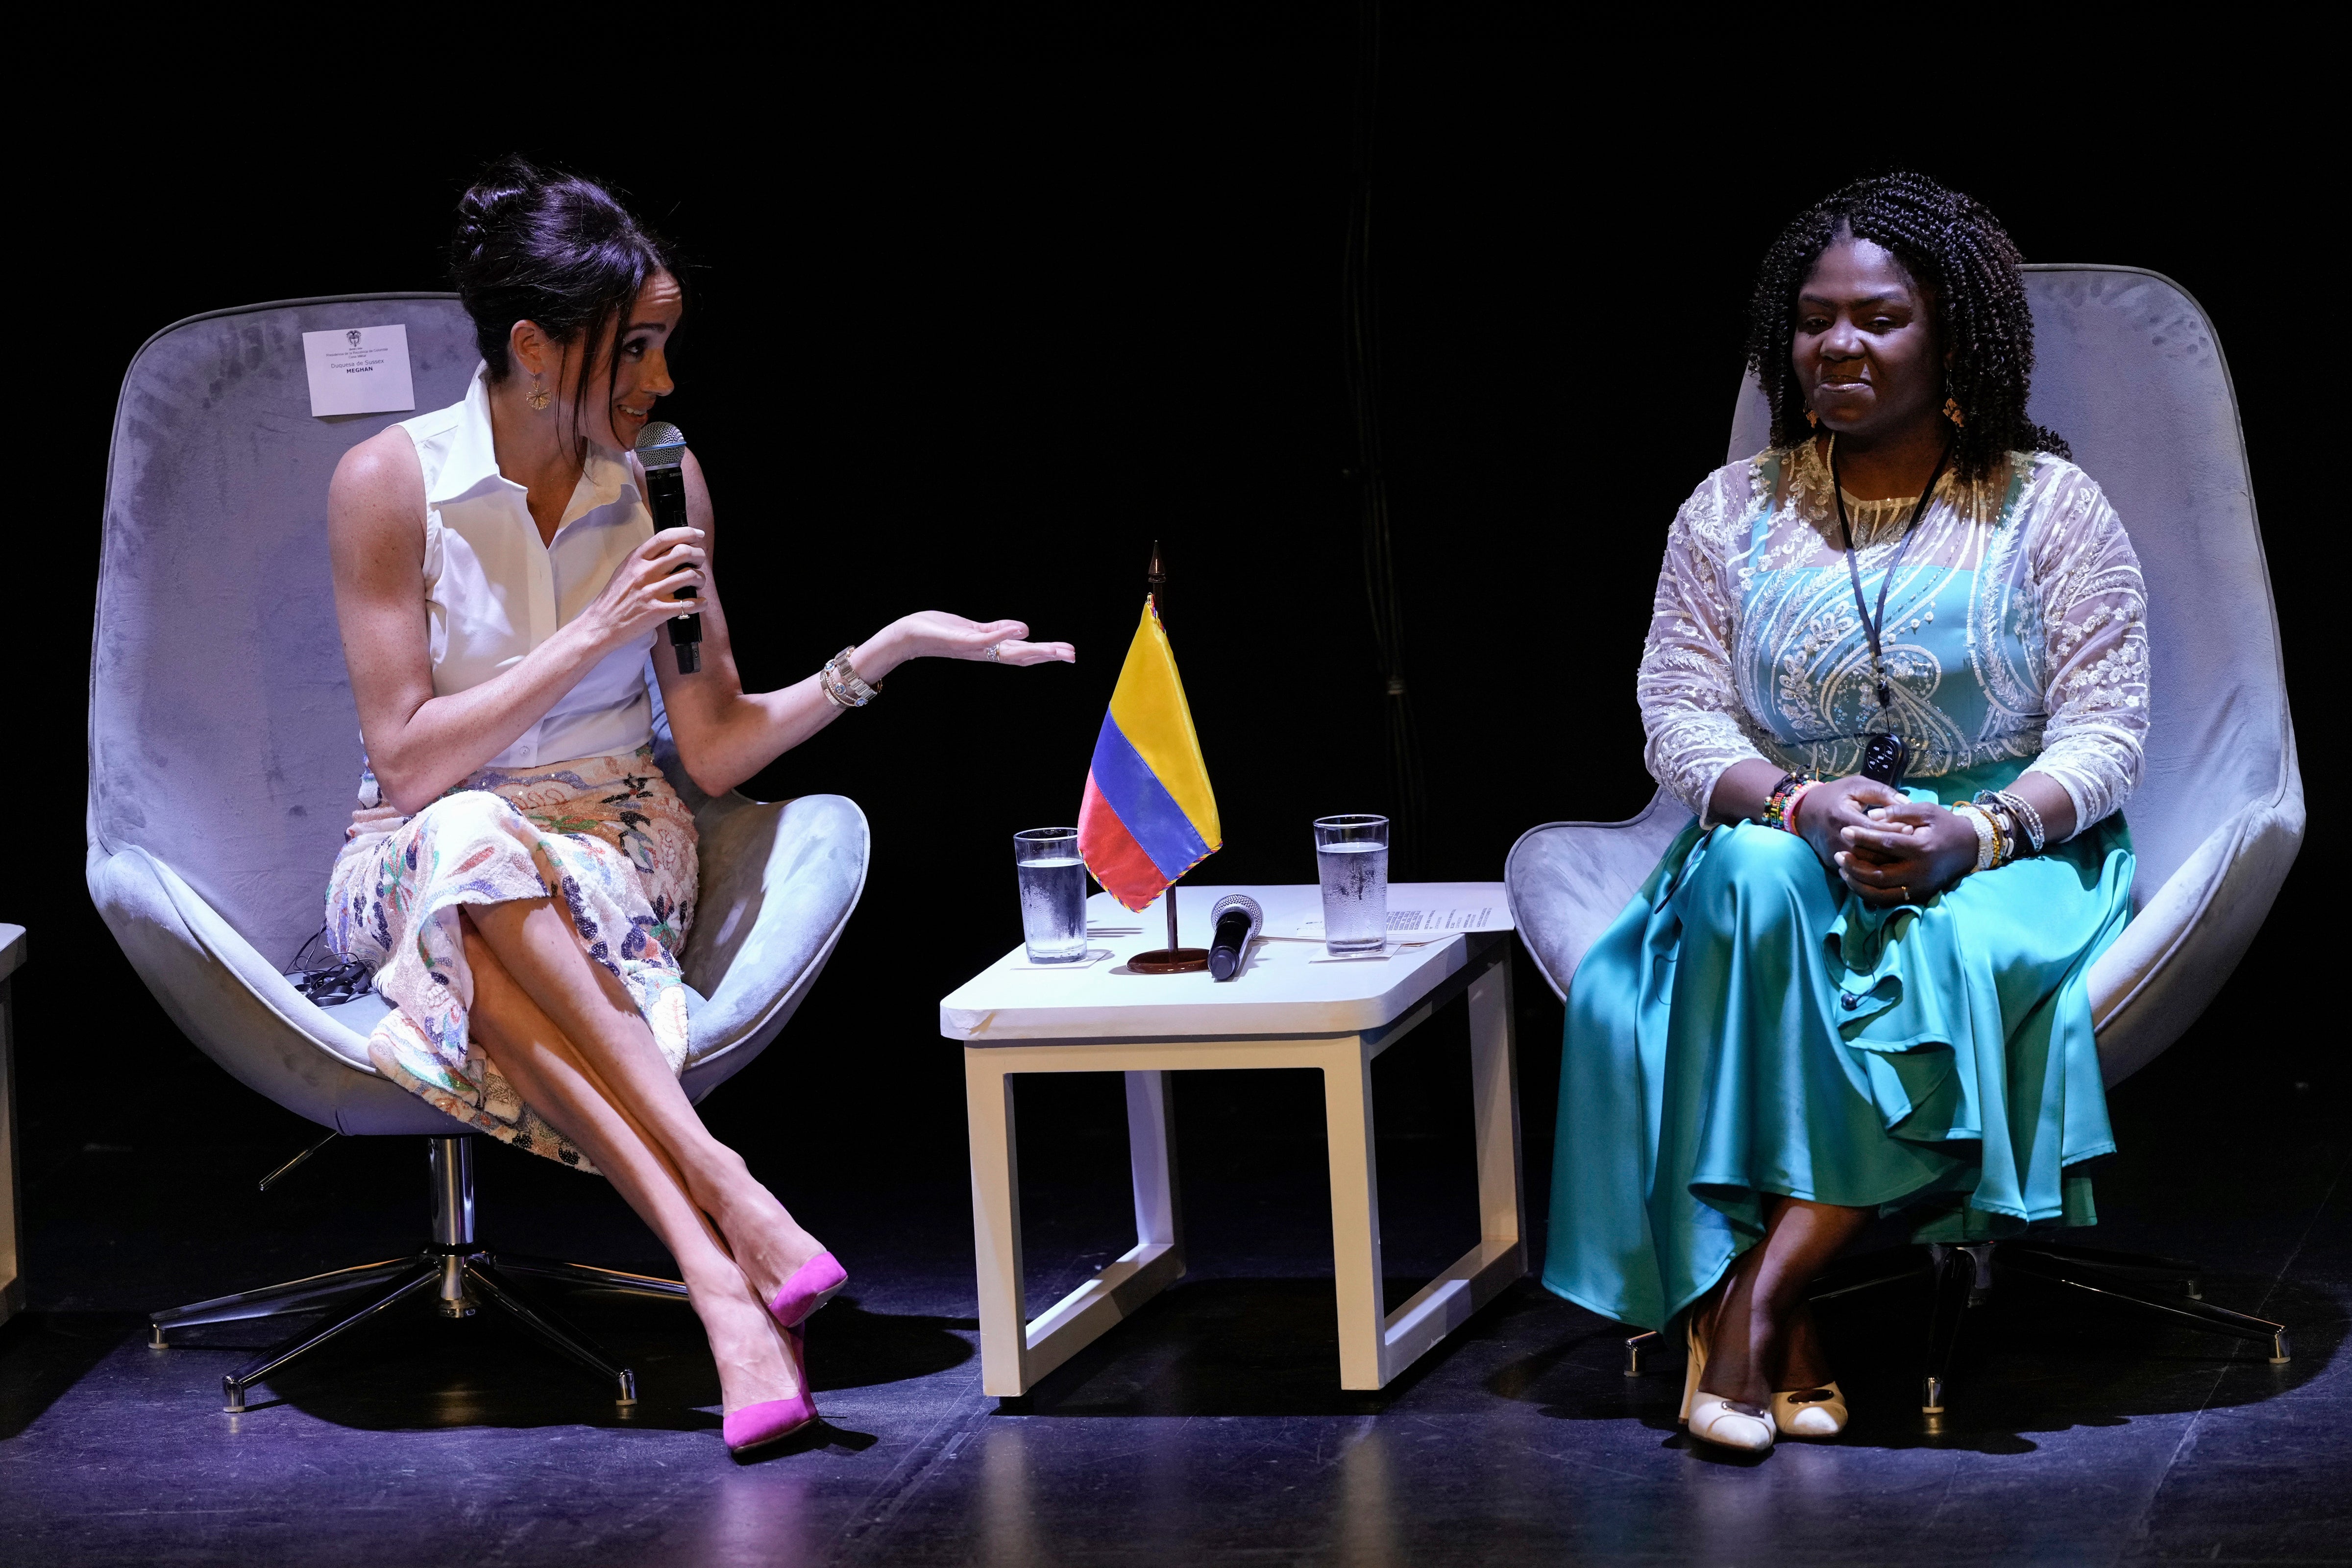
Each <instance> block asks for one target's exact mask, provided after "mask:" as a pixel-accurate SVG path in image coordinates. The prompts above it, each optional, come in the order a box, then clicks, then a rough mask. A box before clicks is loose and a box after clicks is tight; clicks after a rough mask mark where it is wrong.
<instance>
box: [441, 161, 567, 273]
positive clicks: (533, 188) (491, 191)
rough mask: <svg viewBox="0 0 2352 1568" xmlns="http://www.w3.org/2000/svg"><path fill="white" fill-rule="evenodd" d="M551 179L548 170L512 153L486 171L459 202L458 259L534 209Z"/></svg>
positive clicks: (473, 251) (454, 237)
mask: <svg viewBox="0 0 2352 1568" xmlns="http://www.w3.org/2000/svg"><path fill="white" fill-rule="evenodd" d="M548 179H549V175H548V173H547V171H546V170H544V169H542V168H541V167H540V166H539V165H538V164H536V163H532V162H531V161H530V159H528V158H525V157H523V156H522V155H521V154H520V153H509V154H508V155H507V156H505V157H503V158H500V159H499V161H498V162H496V163H492V164H491V165H490V166H489V167H488V168H487V169H485V170H483V171H482V174H481V177H480V178H479V179H478V180H476V181H475V182H474V184H473V185H472V187H471V188H470V189H468V190H467V192H466V194H465V195H462V196H460V197H458V198H457V232H456V233H455V234H454V235H453V236H452V239H453V240H454V241H455V242H456V246H455V247H456V250H457V255H458V256H460V257H467V256H470V255H471V254H473V253H475V252H477V251H478V250H479V249H480V248H481V247H482V245H483V244H484V243H485V242H486V241H488V239H489V237H490V236H491V235H492V234H493V233H495V232H496V231H497V230H498V229H499V228H500V227H502V226H505V225H506V224H508V223H510V222H511V221H513V219H514V218H515V217H516V216H519V215H520V213H521V212H523V211H524V210H525V209H527V208H528V207H529V206H530V203H531V199H532V197H534V196H536V195H538V194H539V193H540V191H541V189H542V188H544V187H545V185H546V184H547V183H548Z"/></svg>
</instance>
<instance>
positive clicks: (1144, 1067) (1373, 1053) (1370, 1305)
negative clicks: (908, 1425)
mask: <svg viewBox="0 0 2352 1568" xmlns="http://www.w3.org/2000/svg"><path fill="white" fill-rule="evenodd" d="M1008 891H1009V889H1008ZM1229 892H1246V893H1248V894H1250V895H1251V896H1252V897H1254V898H1255V899H1256V900H1258V902H1259V903H1260V904H1261V905H1262V906H1263V907H1264V909H1265V931H1267V932H1269V933H1272V934H1273V935H1274V936H1276V937H1282V936H1286V935H1290V934H1292V933H1296V932H1297V931H1298V930H1299V928H1300V925H1301V922H1302V921H1306V920H1307V919H1308V918H1310V917H1318V916H1319V915H1320V913H1321V903H1320V895H1319V894H1318V891H1317V889H1315V887H1314V886H1313V885H1312V884H1307V885H1305V886H1300V887H1274V888H1234V887H1212V886H1204V887H1197V888H1196V887H1192V886H1189V885H1188V886H1186V887H1184V888H1182V889H1181V890H1180V895H1179V899H1178V905H1177V908H1178V911H1179V917H1180V921H1181V927H1182V931H1181V937H1182V941H1183V942H1184V943H1185V944H1187V945H1189V946H1196V947H1206V946H1207V945H1208V943H1209V937H1210V931H1209V911H1210V908H1211V906H1212V905H1213V904H1214V903H1215V901H1216V900H1217V899H1218V898H1219V897H1220V896H1222V895H1223V894H1225V893H1229ZM1389 908H1390V910H1391V911H1395V910H1409V909H1465V908H1466V909H1472V910H1476V909H1481V908H1483V909H1486V910H1490V911H1491V915H1490V917H1489V919H1488V920H1487V921H1483V922H1481V924H1482V925H1483V926H1484V927H1485V928H1486V929H1479V930H1466V931H1455V932H1452V933H1445V932H1429V931H1406V932H1398V933H1396V935H1397V936H1398V937H1399V938H1400V939H1401V941H1402V942H1420V943H1422V945H1418V946H1409V945H1398V944H1392V945H1391V950H1390V952H1388V953H1387V955H1386V956H1384V957H1381V958H1375V959H1353V960H1345V961H1333V960H1330V959H1328V958H1327V957H1326V956H1325V954H1324V950H1323V945H1322V943H1321V942H1320V941H1312V942H1309V941H1297V940H1289V941H1280V940H1276V941H1269V940H1264V939H1261V940H1259V941H1258V942H1254V943H1253V944H1252V948H1251V952H1250V953H1249V955H1248V958H1247V961H1246V967H1245V968H1244V970H1243V972H1242V973H1240V974H1239V975H1237V976H1235V977H1234V979H1233V980H1231V981H1227V982H1223V983H1219V982H1216V981H1213V980H1211V979H1210V978H1209V976H1208V975H1207V974H1205V973H1192V974H1140V973H1136V972H1134V971H1133V970H1131V969H1130V968H1129V966H1128V964H1127V962H1126V961H1127V959H1128V958H1129V956H1130V955H1132V954H1135V953H1138V952H1147V951H1150V950H1152V949H1156V948H1160V947H1164V946H1165V945H1166V932H1167V927H1166V921H1165V916H1164V915H1163V913H1162V912H1161V910H1160V906H1159V905H1157V904H1154V905H1153V906H1152V907H1151V908H1150V909H1148V910H1144V911H1143V912H1142V913H1141V914H1134V913H1130V912H1129V911H1128V910H1124V909H1121V908H1120V907H1119V906H1118V904H1117V903H1116V902H1114V901H1113V900H1111V898H1110V896H1109V895H1108V894H1106V893H1097V894H1096V895H1095V896H1094V898H1093V899H1092V900H1089V901H1088V903H1087V922H1088V926H1089V929H1090V931H1093V932H1095V933H1096V934H1095V935H1094V936H1093V937H1092V940H1091V943H1090V945H1091V946H1092V947H1094V948H1096V949H1108V950H1109V952H1108V956H1107V957H1103V958H1099V959H1097V961H1096V962H1093V963H1088V964H1087V965H1086V966H1085V967H1083V968H1081V967H1077V966H1075V965H1071V966H1062V967H1056V968H1043V967H1038V966H1034V965H1032V964H1030V963H1028V961H1027V959H1026V957H1025V956H1024V953H1023V952H1022V950H1021V949H1019V948H1015V949H1013V952H1010V953H1007V954H1006V955H1005V956H1004V957H1003V958H1002V959H999V960H998V961H997V962H996V963H993V964H992V965H990V966H989V967H988V968H987V969H985V970H982V972H981V973H979V974H978V975H976V976H974V977H973V978H972V979H971V981H969V982H967V983H966V984H963V985H962V986H961V987H959V988H958V989H957V990H956V992H955V993H954V994H952V995H950V996H949V997H948V998H947V999H946V1000H944V1001H942V1002H941V1003H940V1033H941V1034H943V1035H945V1036H946V1037H948V1038H950V1039H954V1040H961V1041H962V1042H963V1044H964V1094H965V1106H966V1113H967V1115H968V1116H969V1118H970V1121H971V1213H972V1236H973V1241H974V1244H975V1250H976V1251H977V1253H978V1257H979V1285H980V1339H981V1373H982V1387H983V1388H984V1389H985V1390H986V1391H987V1392H988V1393H990V1394H996V1395H999V1396H1002V1397H1010V1396H1013V1395H1018V1394H1025V1393H1027V1392H1028V1391H1029V1390H1030V1389H1031V1388H1032V1387H1034V1385H1035V1384H1036V1383H1037V1381H1038V1380H1039V1379H1040V1378H1042V1377H1044V1376H1045V1374H1046V1373H1049V1372H1052V1371H1053V1370H1054V1369H1055V1367H1057V1366H1059V1365H1061V1364H1062V1363H1064V1362H1066V1361H1067V1360H1069V1358H1070V1357H1071V1356H1072V1355H1074V1354H1076V1352H1078V1351H1079V1350H1081V1349H1082V1348H1084V1347H1085V1346H1086V1345H1087V1344H1088V1343H1090V1342H1093V1341H1094V1340H1095V1339H1097V1337H1099V1336H1100V1335H1101V1334H1102V1333H1103V1332H1104V1331H1107V1330H1108V1329H1109V1328H1110V1327H1111V1326H1112V1325H1113V1324H1115V1323H1117V1322H1118V1321H1120V1320H1121V1319H1123V1318H1127V1317H1129V1316H1131V1315H1132V1314H1133V1313H1134V1312H1135V1311H1136V1310H1137V1309H1139V1307H1141V1306H1142V1305H1143V1303H1144V1302H1146V1301H1148V1300H1150V1299H1151V1298H1152V1297H1153V1296H1155V1295H1158V1294H1159V1293H1160V1291H1161V1290H1162V1289H1166V1288H1167V1286H1168V1285H1169V1284H1170V1282H1171V1281H1172V1280H1174V1279H1177V1278H1178V1277H1180V1276H1181V1274H1182V1273H1183V1272H1184V1237H1183V1226H1182V1222H1181V1212H1180V1205H1179V1203H1178V1198H1177V1185H1176V1162H1175V1148H1174V1138H1173V1126H1172V1124H1171V1120H1170V1101H1169V1092H1168V1089H1169V1084H1168V1075H1169V1074H1170V1073H1171V1072H1180V1071H1183V1070H1186V1069H1198V1068H1318V1069H1320V1070H1321V1072H1322V1074H1323V1105H1324V1115H1325V1117H1326V1119H1327V1121H1328V1126H1329V1138H1330V1169H1331V1240H1332V1251H1333V1256H1334V1258H1335V1260H1336V1279H1335V1280H1334V1285H1335V1289H1336V1290H1337V1292H1338V1297H1339V1385H1340V1386H1341V1387H1342V1388H1350V1389H1374V1388H1381V1387H1383V1386H1385V1385H1386V1384H1388V1383H1389V1382H1390V1381H1391V1380H1392V1379H1393V1378H1395V1377H1396V1376H1397V1374H1398V1373H1402V1371H1403V1370H1404V1369H1405V1368H1406V1367H1408V1366H1410V1365H1412V1363H1413V1362H1415V1361H1416V1360H1418V1359H1419V1358H1420V1357H1421V1356H1422V1355H1423V1353H1425V1352H1427V1351H1428V1350H1429V1349H1430V1347H1432V1346H1433V1345H1434V1344H1436V1343H1437V1342H1439V1341H1440V1340H1442V1339H1444V1337H1445V1336H1446V1335H1447V1334H1448V1333H1450V1332H1452V1331H1454V1329H1455V1328H1457V1327H1459V1326H1460V1325H1461V1324H1462V1323H1463V1322H1464V1321H1466V1320H1467V1319H1468V1318H1469V1317H1470V1315H1471V1314H1472V1313H1473V1312H1475V1311H1476V1310H1478V1309H1479V1308H1480V1307H1482V1306H1484V1305H1485V1304H1486V1302H1487V1301H1488V1300H1491V1299H1493V1297H1494V1296H1495V1295H1496V1292H1498V1291H1500V1290H1502V1289H1504V1288H1505V1287H1506V1286H1507V1285H1509V1284H1510V1283H1511V1282H1512V1281H1514V1280H1516V1279H1518V1278H1519V1277H1520V1276H1521V1275H1522V1274H1524V1273H1526V1272H1527V1244H1526V1237H1525V1229H1524V1216H1525V1213H1526V1201H1525V1193H1524V1190H1523V1185H1524V1184H1523V1178H1522V1175H1521V1173H1520V1163H1519V1104H1518V1076H1517V1065H1516V1063H1515V1061H1514V1059H1513V1056H1512V1049H1511V1046H1512V1039H1511V962H1510V959H1511V935H1510V931H1509V921H1510V916H1509V914H1508V912H1507V902H1506V900H1505V896H1504V889H1503V884H1502V883H1500V882H1467V883H1465V882H1423V883H1398V884H1395V885H1393V886H1392V887H1391V889H1390V891H1389ZM1465 993H1466V994H1467V995H1468V997H1469V1008H1470V1088H1471V1103H1472V1107H1473V1114H1474V1118H1475V1133H1476V1156H1475V1157H1476V1160H1477V1165H1478V1209H1479V1215H1480V1221H1481V1225H1480V1228H1481V1231H1482V1235H1481V1237H1480V1240H1479V1242H1478V1245H1477V1246H1475V1247H1472V1248H1471V1249H1470V1250H1469V1251H1468V1252H1465V1253H1464V1254H1463V1255H1462V1256H1461V1257H1460V1258H1457V1259H1456V1260H1455V1261H1454V1264H1453V1265H1452V1266H1451V1267H1449V1268H1446V1269H1445V1271H1444V1272H1443V1273H1441V1274H1440V1275H1439V1276H1438V1277H1437V1278H1436V1279H1433V1280H1431V1281H1430V1282H1429V1283H1428V1284H1427V1285H1426V1286H1424V1287H1423V1289H1421V1290H1420V1291H1418V1292H1417V1293H1415V1294H1414V1296H1413V1297H1412V1300H1408V1301H1406V1302H1405V1303H1404V1304H1403V1305H1402V1306H1401V1307H1399V1308H1398V1309H1397V1310H1395V1311H1393V1312H1383V1311H1382V1310H1381V1305H1382V1302H1381V1216H1380V1195H1379V1194H1380V1189H1379V1184H1378V1181H1377V1179H1376V1169H1375V1163H1374V1154H1373V1141H1372V1078H1371V1067H1372V1058H1375V1057H1377V1056H1379V1055H1380V1054H1381V1052H1382V1051H1384V1050H1386V1049H1387V1048H1388V1047H1391V1046H1392V1045H1394V1044H1395V1043H1396V1042H1397V1041H1398V1040H1400V1039H1402V1038H1403V1037H1404V1036H1405V1035H1407V1034H1408V1033H1410V1032H1411V1031H1412V1029H1413V1028H1414V1027H1416V1026H1419V1025H1420V1024H1422V1023H1423V1022H1424V1021H1425V1020H1426V1019H1427V1018H1428V1017H1429V1016H1430V1015H1431V1014H1432V1013H1433V1012H1435V1011H1436V1010H1437V1009H1438V1008H1439V1007H1441V1006H1444V1005H1445V1004H1446V1003H1448V1002H1450V1001H1452V1000H1453V999H1454V997H1455V996H1457V995H1462V994H1465ZM1032 1072H1037V1073H1043V1072H1120V1073H1124V1074H1126V1077H1127V1124H1128V1141H1129V1164H1130V1166H1131V1170H1132V1175H1133V1180H1134V1186H1135V1246H1134V1247H1132V1248H1130V1249H1129V1251H1128V1252H1127V1253H1126V1255H1125V1256H1123V1257H1121V1258H1118V1260H1117V1261H1116V1262H1114V1263H1111V1264H1109V1265H1108V1266H1106V1267H1105V1268H1102V1269H1101V1270H1099V1271H1098V1272H1097V1273H1096V1275H1095V1276H1094V1277H1093V1278H1092V1279H1088V1280H1087V1282H1086V1283H1085V1284H1083V1285H1081V1286H1079V1287H1078V1288H1077V1289H1075V1290H1073V1291H1071V1292H1070V1293H1069V1294H1068V1295H1067V1296H1065V1297H1063V1298H1062V1300H1059V1301H1056V1302H1055V1303H1054V1304H1053V1305H1052V1306H1050V1307H1048V1308H1047V1309H1046V1310H1045V1311H1044V1312H1042V1313H1040V1314H1039V1315H1038V1316H1036V1317H1035V1318H1031V1317H1030V1316H1029V1315H1028V1303H1027V1300H1026V1295H1025V1292H1024V1289H1023V1285H1022V1278H1021V1179H1020V1166H1019V1159H1018V1152H1017V1148H1016V1141H1015V1137H1014V1131H1013V1092H1012V1084H1011V1082H1010V1081H1009V1080H1010V1079H1011V1077H1012V1075H1013V1074H1014V1073H1032Z"/></svg>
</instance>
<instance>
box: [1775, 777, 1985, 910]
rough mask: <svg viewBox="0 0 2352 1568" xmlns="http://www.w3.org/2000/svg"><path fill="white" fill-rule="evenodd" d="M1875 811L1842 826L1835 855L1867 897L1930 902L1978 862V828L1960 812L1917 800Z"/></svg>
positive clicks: (1843, 873) (1843, 874)
mask: <svg viewBox="0 0 2352 1568" xmlns="http://www.w3.org/2000/svg"><path fill="white" fill-rule="evenodd" d="M1800 809H1801V808H1800ZM1870 817H1871V821H1872V824H1873V826H1868V827H1847V828H1844V829H1843V830H1841V832H1840V834H1839V837H1841V838H1842V839H1843V841H1844V845H1845V847H1843V849H1840V850H1839V851H1838V852H1837V855H1836V862H1837V873H1838V877H1839V879H1840V880H1842V881H1843V882H1844V883H1845V885H1846V886H1847V887H1849V888H1851V889H1853V891H1854V893H1855V894H1856V895H1857V896H1858V897H1860V898H1861V899H1862V900H1864V902H1865V903H1872V904H1878V905H1882V906H1885V905H1893V904H1921V903H1926V902H1927V900H1929V899H1930V898H1932V897H1934V896H1935V895H1936V894H1937V893H1939V892H1941V891H1943V890H1944V889H1946V888H1948V887H1950V886H1951V885H1952V884H1953V883H1955V882H1957V881H1958V880H1959V879H1961V878H1962V877H1965V876H1967V875H1968V874H1969V871H1971V870H1973V869H1974V868H1975V867H1976V863H1977V834H1976V829H1975V828H1974V827H1971V826H1969V823H1968V822H1967V821H1966V819H1964V818H1963V817H1961V816H1959V814H1958V813H1957V812H1952V811H1947V810H1946V809H1944V807H1942V806H1940V805H1922V804H1920V803H1918V802H1916V801H1915V802H1909V803H1906V804H1905V805H1890V806H1882V807H1879V808H1877V809H1875V810H1873V811H1872V812H1871V813H1870Z"/></svg>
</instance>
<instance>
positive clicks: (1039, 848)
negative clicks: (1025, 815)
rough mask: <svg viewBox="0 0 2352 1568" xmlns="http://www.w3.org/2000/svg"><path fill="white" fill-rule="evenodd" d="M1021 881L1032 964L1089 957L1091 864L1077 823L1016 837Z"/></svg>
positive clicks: (1024, 936) (1024, 931)
mask: <svg viewBox="0 0 2352 1568" xmlns="http://www.w3.org/2000/svg"><path fill="white" fill-rule="evenodd" d="M1013 868H1014V870H1015V872H1016V874H1017V875H1018V876H1019V877H1020V879H1021V935H1022V939H1023V940H1024V942H1027V943H1028V946H1029V962H1030V963H1077V962H1079V961H1080V960H1081V959H1083V958H1085V957H1086V955H1087V863H1086V862H1085V861H1084V860H1082V859H1080V858H1078V830H1077V829H1076V828H1075V827H1032V828H1027V829H1025V830H1024V831H1022V832H1019V833H1016V834H1014V835H1013Z"/></svg>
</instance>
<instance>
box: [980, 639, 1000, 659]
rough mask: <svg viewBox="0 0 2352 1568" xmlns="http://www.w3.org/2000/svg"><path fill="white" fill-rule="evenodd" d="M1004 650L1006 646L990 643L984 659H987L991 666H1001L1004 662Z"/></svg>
mask: <svg viewBox="0 0 2352 1568" xmlns="http://www.w3.org/2000/svg"><path fill="white" fill-rule="evenodd" d="M1003 649H1004V645H1003V643H1001V642H992V643H990V644H989V645H988V651H987V653H986V654H985V655H984V656H983V657H985V658H987V660H988V662H989V663H991V664H1001V663H1003V660H1004V653H1003Z"/></svg>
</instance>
